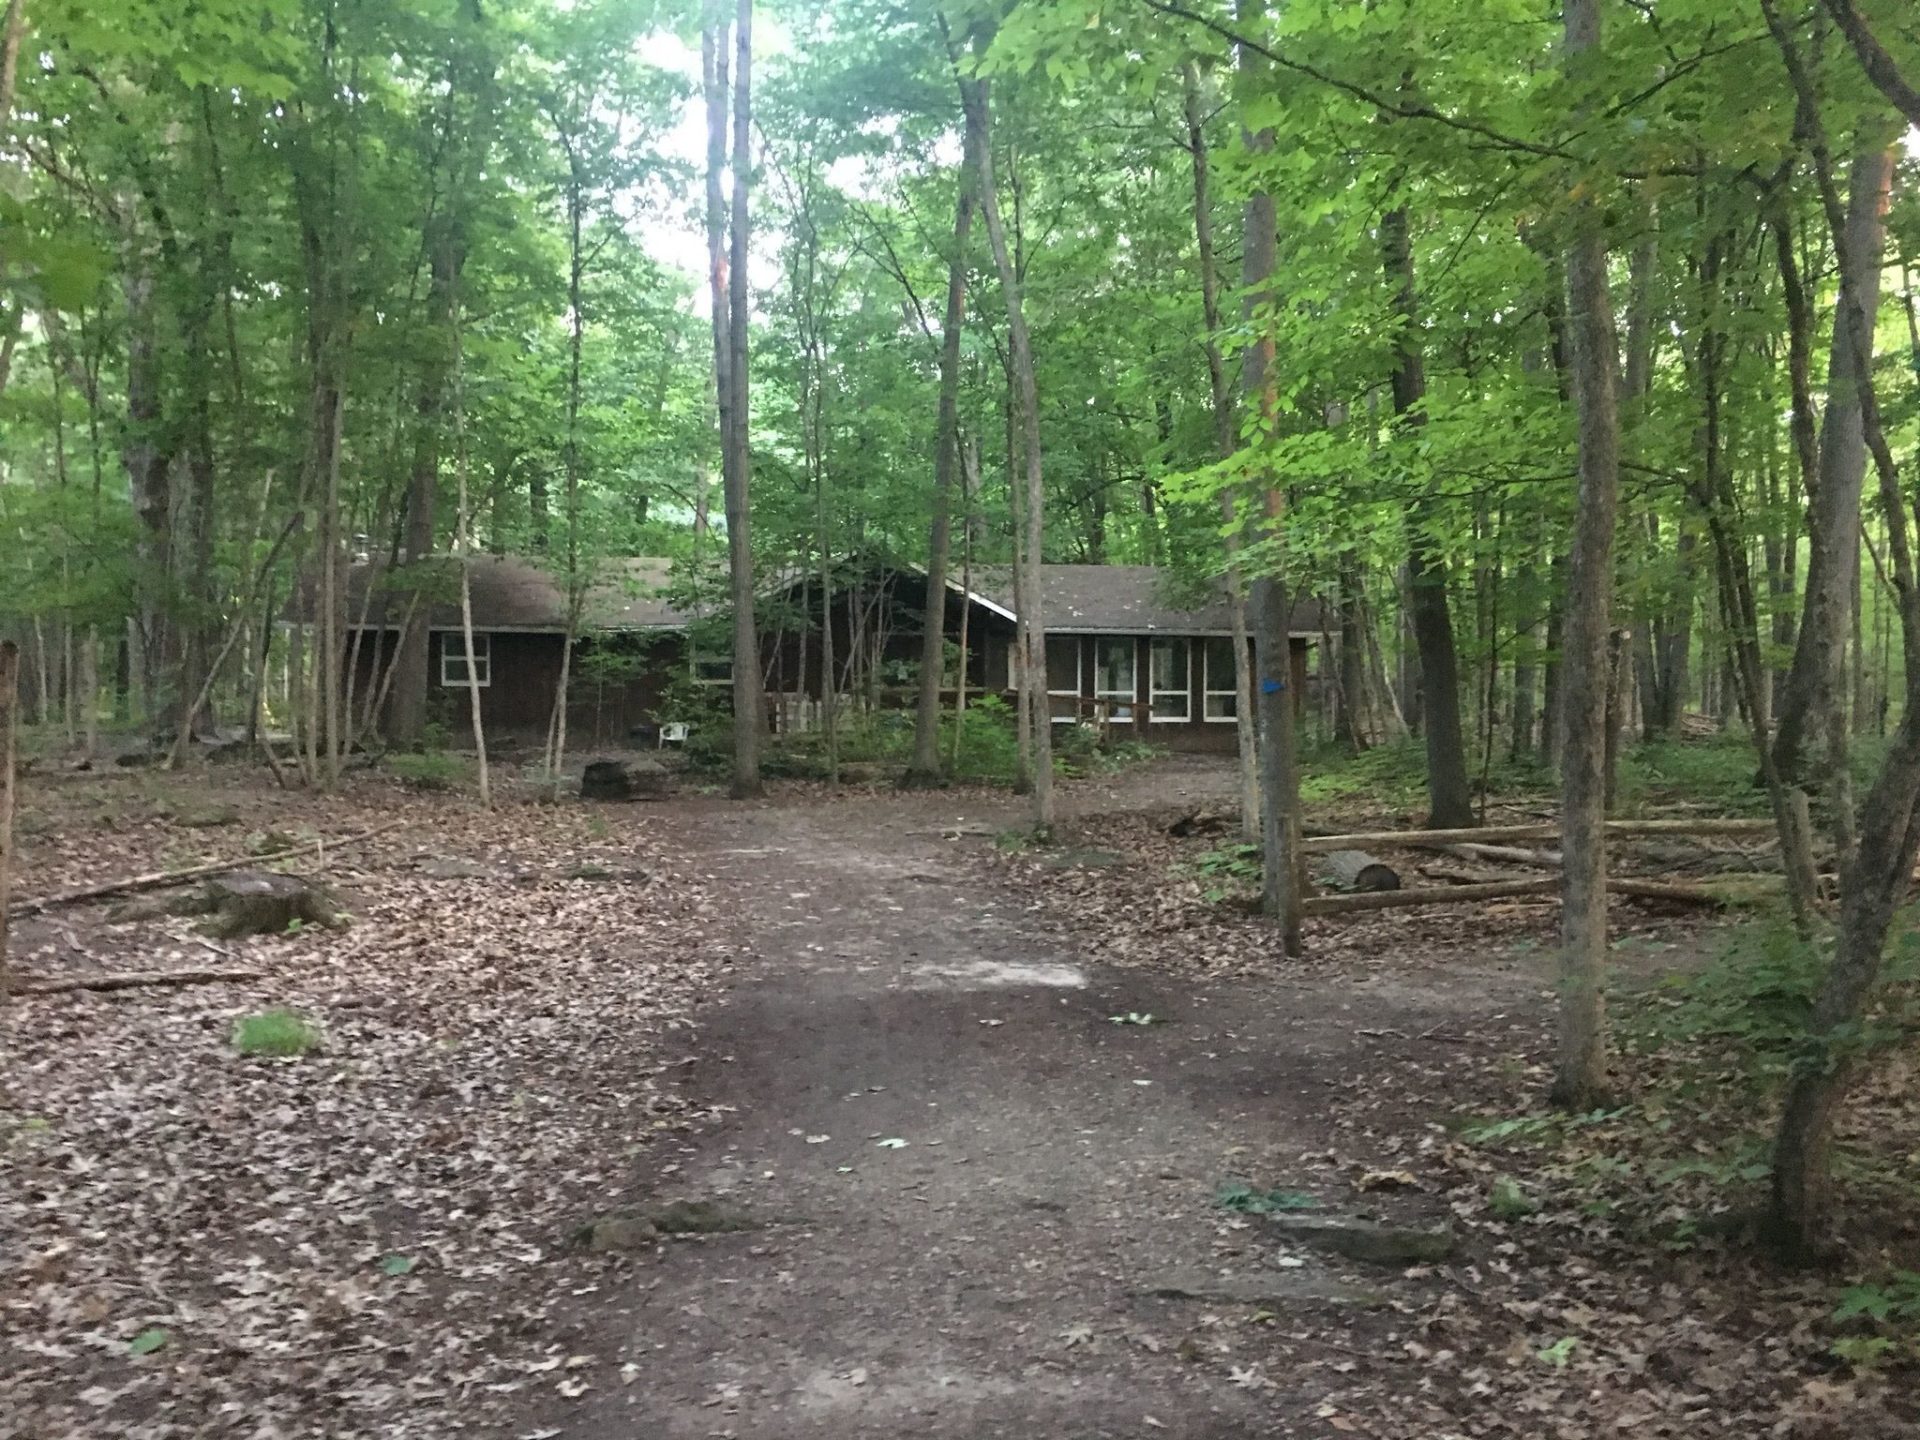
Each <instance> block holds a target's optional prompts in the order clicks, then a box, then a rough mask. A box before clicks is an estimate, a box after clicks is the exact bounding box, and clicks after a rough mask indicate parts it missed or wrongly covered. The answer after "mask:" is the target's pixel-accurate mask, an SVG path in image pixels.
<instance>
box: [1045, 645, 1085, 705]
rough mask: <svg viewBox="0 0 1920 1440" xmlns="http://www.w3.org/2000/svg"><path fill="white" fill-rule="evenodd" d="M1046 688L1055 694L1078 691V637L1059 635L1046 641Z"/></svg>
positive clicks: (1074, 693) (1072, 693) (1067, 693)
mask: <svg viewBox="0 0 1920 1440" xmlns="http://www.w3.org/2000/svg"><path fill="white" fill-rule="evenodd" d="M1047 689H1049V690H1051V691H1052V692H1053V693H1054V694H1056V695H1078V694H1079V693H1080V637H1079V636H1078V635H1059V636H1055V637H1053V638H1052V639H1050V640H1048V641H1047Z"/></svg>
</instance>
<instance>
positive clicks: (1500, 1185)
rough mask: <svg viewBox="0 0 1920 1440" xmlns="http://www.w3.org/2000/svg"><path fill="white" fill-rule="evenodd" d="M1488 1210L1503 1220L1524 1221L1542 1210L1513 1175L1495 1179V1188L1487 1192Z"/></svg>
mask: <svg viewBox="0 0 1920 1440" xmlns="http://www.w3.org/2000/svg"><path fill="white" fill-rule="evenodd" d="M1487 1208H1488V1209H1489V1210H1491V1211H1492V1212H1493V1213H1494V1215H1495V1217H1496V1218H1498V1219H1501V1220H1523V1219H1525V1218H1526V1217H1527V1216H1529V1215H1532V1214H1534V1213H1535V1212H1537V1211H1538V1210H1539V1209H1540V1204H1539V1202H1538V1201H1536V1200H1535V1199H1534V1198H1533V1197H1532V1196H1531V1195H1529V1194H1528V1193H1527V1191H1526V1187H1525V1186H1523V1185H1521V1183H1520V1182H1519V1181H1518V1180H1516V1179H1514V1178H1513V1177H1512V1176H1511V1175H1501V1176H1497V1177H1496V1178H1495V1179H1494V1182H1493V1187H1492V1188H1491V1189H1490V1190H1489V1191H1488V1192H1487Z"/></svg>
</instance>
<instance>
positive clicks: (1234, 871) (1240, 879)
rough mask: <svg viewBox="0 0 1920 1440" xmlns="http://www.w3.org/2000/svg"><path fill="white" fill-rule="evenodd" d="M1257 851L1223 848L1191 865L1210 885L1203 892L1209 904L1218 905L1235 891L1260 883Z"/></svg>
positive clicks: (1243, 847)
mask: <svg viewBox="0 0 1920 1440" xmlns="http://www.w3.org/2000/svg"><path fill="white" fill-rule="evenodd" d="M1260 864H1261V861H1260V847H1259V846H1258V845H1222V846H1220V847H1219V848H1218V849H1217V850H1209V851H1207V852H1206V853H1205V854H1204V855H1202V856H1200V858H1199V859H1197V860H1195V861H1194V862H1193V868H1194V870H1195V871H1196V872H1198V874H1199V875H1200V877H1201V878H1202V879H1204V880H1209V881H1211V882H1212V883H1211V884H1209V885H1208V886H1207V887H1206V889H1205V890H1204V891H1203V892H1202V893H1203V894H1204V895H1205V896H1206V898H1207V899H1208V901H1210V902H1212V903H1214V904H1218V903H1219V902H1220V901H1222V900H1224V899H1226V898H1227V896H1228V895H1229V894H1231V893H1232V892H1233V890H1234V889H1235V888H1236V887H1245V886H1248V885H1258V884H1259V883H1260V874H1261V872H1260Z"/></svg>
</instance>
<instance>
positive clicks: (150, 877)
mask: <svg viewBox="0 0 1920 1440" xmlns="http://www.w3.org/2000/svg"><path fill="white" fill-rule="evenodd" d="M405 823H406V822H405V821H404V820H389V821H388V822H387V823H386V824H384V825H376V826H374V827H373V828H372V829H371V830H362V831H361V832H360V833H359V834H358V835H343V836H342V837H341V838H340V839H338V840H313V841H309V842H308V843H307V844H305V845H295V846H292V847H290V848H288V849H285V850H276V851H274V852H273V853H272V854H271V855H242V856H239V857H237V858H235V859H232V860H212V861H209V862H208V863H207V864H205V865H192V866H189V867H188V868H187V869H185V870H154V871H151V872H149V873H147V874H145V875H128V876H125V877H123V878H121V879H119V880H109V881H107V882H106V883H104V884H101V885H83V886H81V887H80V888H79V889H77V890H61V891H57V892H55V893H54V894H52V895H41V896H38V897H36V898H35V899H32V900H22V901H20V902H19V903H18V904H17V905H12V906H9V907H8V909H7V914H8V915H10V916H12V915H38V914H39V913H40V912H41V911H43V910H54V909H57V908H59V907H60V906H63V905H78V904H81V903H82V902H83V901H87V900H100V899H104V898H105V897H106V896H108V895H128V894H132V893H133V892H134V891H137V890H158V889H160V888H161V887H163V886H167V885H184V884H186V883H187V882H188V881H189V880H204V879H206V878H207V877H208V876H209V875H225V874H227V873H228V872H229V871H233V870H246V869H250V868H253V867H255V866H259V865H272V864H275V863H277V862H278V861H281V860H291V859H293V858H295V857H296V856H299V855H311V854H313V853H314V852H315V851H317V850H341V849H345V848H346V847H347V846H349V845H360V844H363V843H365V842H366V841H368V840H371V839H373V838H374V837H375V836H376V835H384V834H386V833H387V832H388V831H389V830H397V829H398V828H399V827H400V826H402V825H404V824H405Z"/></svg>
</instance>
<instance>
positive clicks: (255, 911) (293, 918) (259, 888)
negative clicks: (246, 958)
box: [203, 870, 345, 940]
mask: <svg viewBox="0 0 1920 1440" xmlns="http://www.w3.org/2000/svg"><path fill="white" fill-rule="evenodd" d="M203 895H204V897H205V905H206V909H207V911H208V917H209V918H208V920H207V924H206V929H207V933H208V934H210V935H214V936H217V937H219V938H220V939H222V940H233V939H237V938H239V937H240V936H242V935H281V934H285V933H286V932H287V931H288V930H293V929H297V928H298V927H299V926H302V925H324V926H327V927H329V928H331V927H333V926H337V925H339V924H340V923H341V922H342V921H343V920H344V918H345V917H344V916H343V915H342V913H341V910H340V907H339V906H338V905H336V904H335V903H334V901H333V898H332V897H331V896H329V895H328V894H327V893H326V892H325V891H323V890H321V889H319V888H318V887H317V886H314V885H309V884H308V883H307V882H306V881H304V880H302V879H299V878H298V877H297V876H293V875H275V874H270V873H268V872H266V871H262V870H237V871H235V872H233V873H232V874H229V875H217V876H215V877H214V878H213V879H211V880H209V881H208V882H207V886H206V889H205V891H204V892H203Z"/></svg>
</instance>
